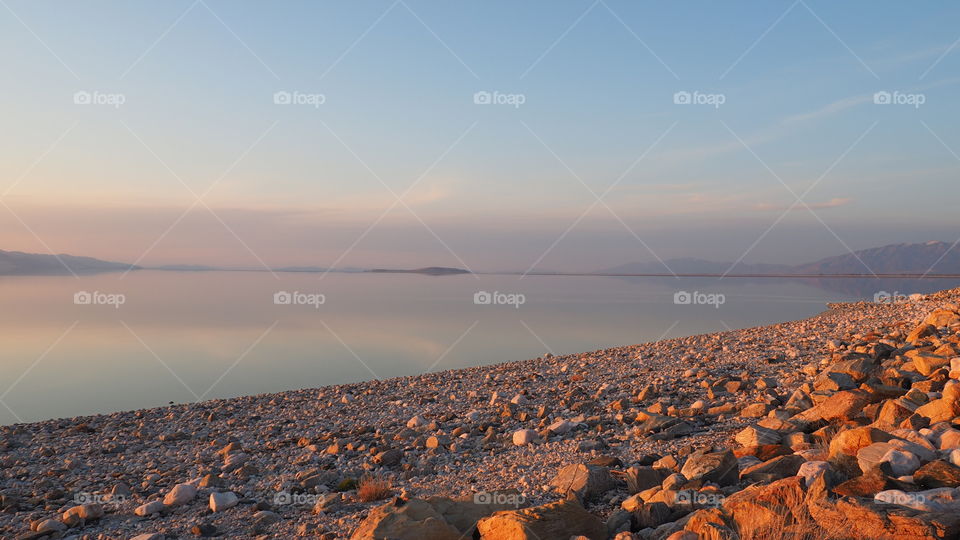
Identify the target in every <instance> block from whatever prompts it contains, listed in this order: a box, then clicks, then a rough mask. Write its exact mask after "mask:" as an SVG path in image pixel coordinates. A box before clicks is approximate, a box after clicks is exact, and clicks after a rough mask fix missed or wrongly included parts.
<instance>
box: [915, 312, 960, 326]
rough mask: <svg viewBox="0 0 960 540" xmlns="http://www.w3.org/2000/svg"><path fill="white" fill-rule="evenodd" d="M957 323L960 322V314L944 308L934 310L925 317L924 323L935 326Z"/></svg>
mask: <svg viewBox="0 0 960 540" xmlns="http://www.w3.org/2000/svg"><path fill="white" fill-rule="evenodd" d="M956 323H960V314H957V312H955V311H951V310H949V309H942V308H939V309H935V310H933V311H932V312H931V313H930V314H929V315H927V317H926V318H925V319H923V324H928V325H931V326H935V327H944V326H950V325H951V324H956Z"/></svg>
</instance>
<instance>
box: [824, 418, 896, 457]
mask: <svg viewBox="0 0 960 540" xmlns="http://www.w3.org/2000/svg"><path fill="white" fill-rule="evenodd" d="M892 438H893V436H892V435H890V434H889V433H887V432H886V431H882V430H879V429H877V428H874V427H870V426H864V427H858V428H853V429H847V430H844V431H841V432H840V433H837V434H836V435H834V437H833V439H832V440H831V441H830V451H829V453H828V459H833V458H835V457H836V456H838V455H840V454H846V455H848V456H856V455H857V452H859V451H860V449H861V448H863V447H865V446H870V445H871V444H873V443H877V442H887V441H889V440H890V439H892Z"/></svg>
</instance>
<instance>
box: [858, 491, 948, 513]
mask: <svg viewBox="0 0 960 540" xmlns="http://www.w3.org/2000/svg"><path fill="white" fill-rule="evenodd" d="M874 500H875V501H877V502H880V503H886V504H896V505H898V506H906V507H907V508H913V509H914V510H920V511H922V512H950V511H957V510H958V509H960V500H957V494H956V492H955V490H953V489H949V488H940V489H930V490H926V491H915V492H904V491H901V490H898V489H890V490H887V491H881V492H880V493H877V494H876V495H875V496H874Z"/></svg>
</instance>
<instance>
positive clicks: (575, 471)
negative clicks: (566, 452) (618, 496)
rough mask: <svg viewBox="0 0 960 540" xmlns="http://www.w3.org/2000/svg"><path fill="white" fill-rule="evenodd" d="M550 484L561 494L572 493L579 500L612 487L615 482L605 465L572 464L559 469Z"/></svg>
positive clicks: (584, 499) (604, 491)
mask: <svg viewBox="0 0 960 540" xmlns="http://www.w3.org/2000/svg"><path fill="white" fill-rule="evenodd" d="M550 486H551V487H553V488H554V489H555V490H556V491H558V492H559V493H560V494H562V495H569V494H571V493H572V494H574V495H576V496H577V498H578V499H579V500H581V501H588V500H592V499H595V498H597V497H599V496H600V495H603V494H604V493H606V492H607V491H610V490H611V489H613V488H614V486H615V482H614V480H613V477H612V476H610V471H609V470H608V469H607V468H606V467H598V466H596V465H585V464H572V465H567V466H566V467H564V468H562V469H560V472H559V473H557V476H556V477H554V479H553V480H551V481H550Z"/></svg>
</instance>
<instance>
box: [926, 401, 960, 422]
mask: <svg viewBox="0 0 960 540" xmlns="http://www.w3.org/2000/svg"><path fill="white" fill-rule="evenodd" d="M916 413H917V414H919V415H920V416H923V417H925V418H929V419H930V423H931V424H936V423H937V422H949V421H951V420H953V419H954V418H956V417H957V416H960V402H958V401H957V400H955V399H951V398H948V397H946V396H944V397H942V398H940V399H935V400H933V401H931V402H930V403H927V404H926V405H921V406H920V407H917V410H916Z"/></svg>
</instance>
